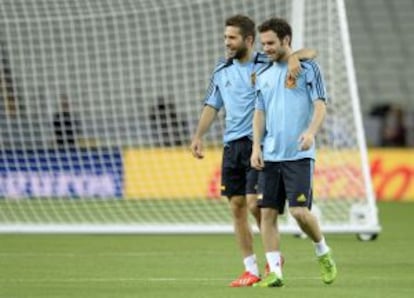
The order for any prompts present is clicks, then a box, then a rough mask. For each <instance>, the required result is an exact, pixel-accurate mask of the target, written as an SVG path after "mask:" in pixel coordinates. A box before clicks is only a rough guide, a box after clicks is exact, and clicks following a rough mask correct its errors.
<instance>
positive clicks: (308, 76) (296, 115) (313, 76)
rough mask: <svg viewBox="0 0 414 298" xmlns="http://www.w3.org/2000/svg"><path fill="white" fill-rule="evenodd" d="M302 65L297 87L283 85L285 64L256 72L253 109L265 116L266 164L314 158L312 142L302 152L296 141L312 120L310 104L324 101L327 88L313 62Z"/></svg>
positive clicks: (264, 156)
mask: <svg viewBox="0 0 414 298" xmlns="http://www.w3.org/2000/svg"><path fill="white" fill-rule="evenodd" d="M301 66H302V72H301V74H300V76H299V78H298V79H297V80H296V85H295V86H290V87H288V86H287V82H286V79H287V72H288V67H287V63H273V64H272V65H269V66H268V67H267V68H265V69H263V70H262V71H261V72H259V73H258V76H257V82H256V89H257V100H256V109H258V110H262V111H264V113H265V119H266V120H265V122H266V124H265V133H264V139H263V159H264V160H265V161H289V160H298V159H302V158H312V159H315V143H314V144H313V145H312V146H311V148H310V149H308V150H304V151H301V150H299V141H298V140H299V137H300V135H301V134H302V133H303V132H304V131H305V130H306V129H307V128H308V125H309V123H310V122H311V120H312V116H313V109H314V108H313V102H314V101H315V100H318V99H321V100H324V101H325V102H326V100H327V96H326V88H325V83H324V80H323V77H322V74H321V71H320V68H319V65H318V64H317V63H316V62H315V61H313V60H306V61H302V62H301Z"/></svg>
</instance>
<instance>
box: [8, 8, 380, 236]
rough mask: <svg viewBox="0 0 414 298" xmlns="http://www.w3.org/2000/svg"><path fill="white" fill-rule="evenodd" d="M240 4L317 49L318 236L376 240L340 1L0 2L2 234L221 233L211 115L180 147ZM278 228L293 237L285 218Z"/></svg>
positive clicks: (222, 207)
mask: <svg viewBox="0 0 414 298" xmlns="http://www.w3.org/2000/svg"><path fill="white" fill-rule="evenodd" d="M236 13H242V14H246V15H249V16H250V17H252V18H253V19H255V20H256V22H257V24H259V23H260V22H261V21H263V20H265V19H266V18H268V17H270V16H281V17H285V18H286V19H288V20H289V21H290V22H291V23H292V25H293V27H294V36H293V41H294V45H295V47H302V46H305V47H308V48H314V49H316V50H317V51H318V58H317V61H318V63H320V65H321V68H322V70H323V73H324V76H325V79H326V81H327V88H328V94H329V96H330V98H329V107H328V116H327V119H326V123H325V125H324V127H323V130H322V132H321V133H320V135H319V136H318V140H317V142H318V148H319V149H318V150H319V151H318V155H317V162H316V170H315V184H314V189H315V190H314V198H315V202H314V206H315V207H314V212H315V214H317V216H318V217H319V220H320V222H321V225H322V229H323V230H324V231H325V232H327V233H357V234H360V235H368V238H370V237H371V238H373V237H375V235H377V233H378V232H379V231H380V226H379V222H378V214H377V208H376V204H375V197H374V195H373V191H372V185H371V180H370V175H369V165H368V160H367V150H366V144H365V138H364V134H363V130H362V125H361V113H360V110H359V98H358V88H357V81H356V77H355V71H354V66H353V59H352V48H351V45H350V39H349V32H348V28H347V19H346V7H345V4H344V1H343V0H336V1H330V0H316V1H305V0H294V1H291V0H263V1H250V0H226V1H222V0H176V1H169V0H157V1H155V0H125V1H118V0H73V1H64V0H53V1H52V0H2V1H0V45H1V51H0V98H1V101H0V121H1V125H0V232H3V233H14V232H34V233H55V232H58V233H170V232H171V233H177V232H179V233H227V232H232V223H231V216H230V211H229V209H228V203H227V200H226V199H224V198H221V197H220V162H221V150H222V144H221V136H222V132H223V119H222V117H220V119H218V121H216V122H215V123H214V125H213V127H212V129H211V130H210V132H209V133H208V135H207V136H206V144H207V145H208V146H207V148H206V157H205V158H204V159H203V160H201V161H200V160H195V159H194V158H193V157H192V156H191V154H190V153H189V151H188V145H189V141H190V138H191V134H192V132H193V131H194V129H195V125H196V123H197V120H198V117H199V113H200V111H201V108H202V98H203V96H204V92H205V90H206V88H207V85H208V80H209V76H210V73H211V71H212V69H213V67H214V64H215V61H216V60H217V58H218V57H220V56H222V55H223V53H224V49H223V41H222V36H223V26H224V20H225V19H226V18H227V17H228V16H230V15H233V14H236ZM257 48H258V50H259V49H260V46H259V43H258V47H257ZM252 224H253V221H252ZM281 231H282V232H285V233H295V234H296V233H299V229H298V228H297V226H296V224H295V223H294V221H292V219H291V218H289V217H287V216H286V217H283V218H282V219H281Z"/></svg>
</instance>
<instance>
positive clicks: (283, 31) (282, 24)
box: [258, 18, 292, 45]
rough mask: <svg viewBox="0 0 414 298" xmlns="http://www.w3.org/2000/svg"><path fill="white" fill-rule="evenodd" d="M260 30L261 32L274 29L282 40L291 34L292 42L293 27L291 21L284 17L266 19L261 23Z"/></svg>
mask: <svg viewBox="0 0 414 298" xmlns="http://www.w3.org/2000/svg"><path fill="white" fill-rule="evenodd" d="M258 30H259V32H260V33H263V32H266V31H273V32H275V33H276V35H277V37H278V38H279V39H280V40H282V39H283V38H285V37H286V36H290V42H289V45H290V43H291V42H292V27H290V25H289V23H288V22H287V21H286V20H285V19H282V18H271V19H268V20H266V21H264V22H263V23H262V24H260V25H259V27H258Z"/></svg>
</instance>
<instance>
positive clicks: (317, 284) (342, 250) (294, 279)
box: [0, 203, 414, 298]
mask: <svg viewBox="0 0 414 298" xmlns="http://www.w3.org/2000/svg"><path fill="white" fill-rule="evenodd" d="M379 210H380V219H381V225H382V227H383V232H382V233H381V234H380V236H379V238H378V239H377V240H376V241H372V242H360V241H358V240H356V237H355V235H327V239H328V242H329V244H330V245H331V246H332V247H333V249H334V255H335V258H336V261H337V263H338V270H339V275H338V279H337V281H336V282H335V283H334V284H332V285H329V286H327V285H324V284H322V282H321V281H320V279H319V271H318V265H317V263H316V261H315V258H314V256H313V248H312V245H311V243H310V241H309V240H303V239H298V238H295V237H293V236H292V235H282V252H283V254H284V256H285V259H286V264H285V269H284V277H285V283H286V286H285V287H284V288H273V289H256V288H238V289H233V288H229V287H228V286H227V285H228V283H229V282H230V281H231V280H232V278H234V277H236V276H237V275H238V274H240V273H241V271H242V269H243V268H242V265H241V261H240V253H239V251H238V250H237V249H236V244H235V241H234V238H233V235H24V234H15V235H7V234H5V235H0V297H1V298H20V297H22V298H23V297H24V298H26V297H33V298H45V297H53V298H61V297H62V298H63V297H85V298H95V297H101V298H103V297H108V298H109V297H110V298H117V297H122V298H128V297H142V298H144V297H145V298H152V297H154V298H155V297H156V298H164V297H171V298H175V297H195V298H198V297H213V298H221V297H225V298H227V297H237V298H244V297H249V298H252V297H260V298H263V297H283V298H289V297H295V298H297V297H306V298H313V297H315V298H316V297H318V298H322V297H329V298H340V297H347V298H348V297H352V298H355V297H364V298H369V297H387V298H388V297H398V298H403V297H414V261H413V251H414V233H413V223H414V220H413V214H414V204H413V203H380V204H379ZM255 241H256V242H255V244H256V251H257V254H258V257H259V261H260V263H261V264H260V265H261V268H262V269H263V265H264V257H263V250H262V246H261V242H260V237H259V235H256V236H255Z"/></svg>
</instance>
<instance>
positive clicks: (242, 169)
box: [221, 137, 259, 198]
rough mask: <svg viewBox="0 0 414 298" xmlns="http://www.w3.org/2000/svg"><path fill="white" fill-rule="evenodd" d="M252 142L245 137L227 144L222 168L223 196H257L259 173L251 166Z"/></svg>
mask: <svg viewBox="0 0 414 298" xmlns="http://www.w3.org/2000/svg"><path fill="white" fill-rule="evenodd" d="M251 154H252V141H251V140H250V139H249V138H248V137H244V138H241V139H238V140H235V141H231V142H230V143H228V144H226V146H225V147H224V149H223V159H222V166H221V194H222V195H223V196H227V197H229V198H230V197H232V196H244V195H246V194H256V193H257V184H258V179H259V178H258V177H259V172H258V171H257V170H255V169H253V168H252V167H251V166H250V155H251Z"/></svg>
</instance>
